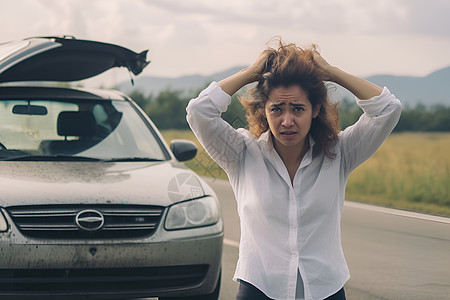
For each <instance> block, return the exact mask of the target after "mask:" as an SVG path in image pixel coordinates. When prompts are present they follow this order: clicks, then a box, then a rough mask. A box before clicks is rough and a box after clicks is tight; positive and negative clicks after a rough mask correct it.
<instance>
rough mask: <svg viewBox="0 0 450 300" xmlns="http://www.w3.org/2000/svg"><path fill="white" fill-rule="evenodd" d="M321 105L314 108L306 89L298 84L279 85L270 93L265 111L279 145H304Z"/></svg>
mask: <svg viewBox="0 0 450 300" xmlns="http://www.w3.org/2000/svg"><path fill="white" fill-rule="evenodd" d="M319 109H320V107H319V106H317V107H316V108H315V109H313V107H312V105H311V102H310V101H309V99H308V94H307V93H306V91H305V90H304V89H303V88H301V87H300V86H298V85H292V86H289V87H277V88H274V89H273V90H272V91H271V92H270V93H269V100H268V101H267V103H266V107H265V113H266V118H267V122H268V124H269V128H270V131H271V132H272V134H273V136H274V137H275V140H274V142H275V143H276V145H278V146H281V145H282V146H285V147H298V146H302V145H303V142H304V141H305V138H306V136H307V135H308V133H309V130H310V128H311V122H312V119H313V118H315V117H317V115H318V114H319Z"/></svg>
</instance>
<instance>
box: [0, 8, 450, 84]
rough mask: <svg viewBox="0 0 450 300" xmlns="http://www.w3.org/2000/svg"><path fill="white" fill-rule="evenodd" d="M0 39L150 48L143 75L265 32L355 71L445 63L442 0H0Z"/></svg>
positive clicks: (447, 42)
mask: <svg viewBox="0 0 450 300" xmlns="http://www.w3.org/2000/svg"><path fill="white" fill-rule="evenodd" d="M0 4H1V6H0V7H1V10H0V28H2V30H1V35H0V36H1V39H0V42H6V41H10V40H14V39H18V38H24V37H30V36H49V35H73V36H75V37H76V38H79V39H93V40H99V41H102V42H108V43H115V44H120V45H122V46H125V47H127V48H130V49H132V50H134V51H136V52H140V51H142V50H145V49H149V58H150V59H151V60H152V63H151V65H150V66H149V67H148V68H147V70H146V71H145V72H144V74H145V75H152V76H167V77H177V76H181V75H190V74H202V75H208V74H211V73H214V72H217V71H222V70H224V69H227V68H230V67H233V66H237V65H248V64H250V63H251V62H252V61H253V59H254V58H255V57H256V56H257V55H258V53H259V52H260V51H261V50H262V49H263V48H264V47H266V45H267V42H268V41H269V40H270V39H271V38H273V37H274V36H281V37H282V38H283V40H285V41H287V42H295V43H297V44H298V45H300V46H308V45H310V44H311V43H316V44H318V45H319V46H320V49H321V52H322V55H323V56H324V57H325V58H327V59H328V60H329V61H330V62H331V63H333V64H335V65H337V66H339V67H341V68H342V69H344V70H347V71H349V72H352V73H354V74H357V75H360V76H368V75H373V74H380V73H383V74H395V75H411V76H424V75H427V74H428V73H430V72H433V71H435V70H437V69H440V68H443V67H447V66H450V18H449V17H448V14H449V12H450V1H449V0H370V1H368V0H224V1H218V0H0Z"/></svg>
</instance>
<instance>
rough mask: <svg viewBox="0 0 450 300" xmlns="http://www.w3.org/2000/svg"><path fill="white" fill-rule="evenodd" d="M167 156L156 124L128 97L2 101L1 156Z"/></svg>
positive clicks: (99, 157) (114, 157)
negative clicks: (142, 113)
mask: <svg viewBox="0 0 450 300" xmlns="http://www.w3.org/2000/svg"><path fill="white" fill-rule="evenodd" d="M23 155H34V156H44V157H45V156H56V155H59V156H72V157H77V156H82V157H90V158H96V159H102V160H114V159H117V160H120V159H128V158H143V159H152V160H165V159H167V158H168V157H166V152H165V151H164V149H163V148H162V144H161V142H160V141H159V140H158V138H157V136H156V135H155V134H154V132H153V131H152V130H151V127H150V124H147V122H146V121H144V119H143V118H142V117H141V116H140V115H139V114H138V113H137V112H136V110H135V109H134V108H133V107H132V106H131V105H130V103H128V102H125V101H53V100H51V101H50V100H49V101H45V100H39V101H33V100H31V101H29V100H8V101H0V158H2V157H10V156H11V157H14V156H23Z"/></svg>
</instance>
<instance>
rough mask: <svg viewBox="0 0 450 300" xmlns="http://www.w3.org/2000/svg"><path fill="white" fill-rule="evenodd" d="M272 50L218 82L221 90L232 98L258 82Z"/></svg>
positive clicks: (267, 50)
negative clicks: (247, 86) (245, 87)
mask: <svg viewBox="0 0 450 300" xmlns="http://www.w3.org/2000/svg"><path fill="white" fill-rule="evenodd" d="M272 53H274V50H270V49H266V50H264V51H263V52H261V53H260V54H259V56H258V57H257V58H256V60H255V62H254V63H253V64H252V65H250V66H249V67H247V68H245V69H243V70H241V71H239V72H237V73H236V74H234V75H231V76H230V77H228V78H225V79H223V80H221V81H220V82H219V85H220V87H221V88H222V90H223V91H224V92H225V93H227V94H228V95H230V96H232V95H233V94H234V93H236V92H237V91H238V90H239V89H241V88H242V87H244V86H245V85H247V84H249V83H252V82H255V81H258V80H259V78H260V77H261V75H262V73H263V72H264V71H265V69H266V66H267V61H268V59H269V57H270V55H271V54H272Z"/></svg>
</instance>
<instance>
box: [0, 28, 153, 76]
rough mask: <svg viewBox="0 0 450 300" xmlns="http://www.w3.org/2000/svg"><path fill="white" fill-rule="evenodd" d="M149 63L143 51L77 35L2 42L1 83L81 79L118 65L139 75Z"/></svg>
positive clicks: (0, 48) (0, 59)
mask: <svg viewBox="0 0 450 300" xmlns="http://www.w3.org/2000/svg"><path fill="white" fill-rule="evenodd" d="M148 64H149V61H147V50H145V51H142V52H141V53H136V52H133V51H131V50H129V49H127V48H124V47H121V46H118V45H114V44H107V43H101V42H97V41H89V40H78V39H76V38H74V37H67V36H64V37H34V38H27V39H23V40H16V41H11V42H7V43H3V44H0V82H13V81H79V80H83V79H87V78H91V77H94V76H96V75H98V74H101V73H103V72H105V71H107V70H109V69H112V68H115V67H125V68H127V69H128V70H129V71H130V72H131V73H133V74H134V75H138V74H140V73H141V72H142V70H143V69H144V68H145V67H146V66H147V65H148Z"/></svg>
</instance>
